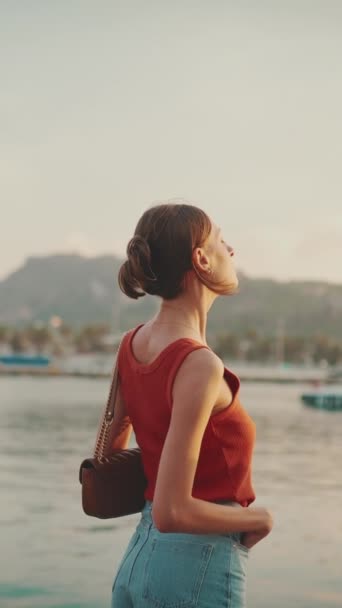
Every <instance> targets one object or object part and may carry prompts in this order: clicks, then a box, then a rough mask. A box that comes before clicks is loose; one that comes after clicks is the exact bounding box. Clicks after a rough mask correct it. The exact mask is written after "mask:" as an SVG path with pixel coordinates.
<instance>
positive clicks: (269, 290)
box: [0, 254, 342, 339]
mask: <svg viewBox="0 0 342 608" xmlns="http://www.w3.org/2000/svg"><path fill="white" fill-rule="evenodd" d="M121 262H122V260H120V259H119V258H117V257H115V256H111V255H106V256H101V257H96V258H86V257H82V256H80V255H75V254H71V255H64V254H63V255H62V254H61V255H51V256H47V257H30V258H28V259H27V260H26V262H25V263H24V265H23V266H22V267H21V268H19V269H18V270H16V271H15V272H13V273H12V274H11V275H9V276H8V277H7V278H6V279H4V280H2V281H0V324H2V325H5V324H8V325H14V324H16V325H23V324H27V323H30V322H32V321H37V320H41V321H48V320H49V319H50V317H51V316H53V315H58V316H60V317H62V319H63V320H64V321H65V322H66V323H69V324H71V325H75V326H81V325H84V324H87V323H96V322H106V323H110V324H111V326H112V327H113V329H114V330H118V329H127V328H129V327H132V326H134V325H135V324H138V323H139V322H143V321H145V320H146V319H147V318H148V317H149V316H151V315H153V314H154V312H155V311H156V310H157V307H158V302H159V300H158V298H152V297H150V296H145V297H144V298H141V299H140V300H138V301H134V300H130V299H129V298H127V297H126V296H124V295H123V294H122V293H121V291H120V289H119V287H118V284H117V273H118V269H119V267H120V264H121ZM238 275H239V280H240V287H239V293H238V294H237V295H234V296H227V297H221V298H218V299H217V300H216V302H215V303H214V305H213V307H212V309H211V311H210V314H209V321H208V331H209V333H210V334H215V335H217V334H221V333H226V332H229V333H231V332H233V333H241V332H243V331H246V330H248V329H256V330H257V331H260V332H261V333H264V334H266V335H274V334H275V333H276V332H277V331H282V329H281V328H283V330H284V331H285V333H286V334H288V335H291V334H293V335H303V336H307V335H314V334H326V335H328V336H331V337H334V338H338V339H342V323H341V318H342V316H341V315H342V285H335V284H331V283H324V282H318V281H290V282H280V281H275V280H272V279H252V278H250V277H247V276H246V275H244V274H242V273H239V272H238Z"/></svg>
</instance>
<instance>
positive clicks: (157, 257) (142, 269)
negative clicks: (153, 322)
mask: <svg viewBox="0 0 342 608" xmlns="http://www.w3.org/2000/svg"><path fill="white" fill-rule="evenodd" d="M210 231H211V221H210V219H209V217H208V216H207V214H206V213H205V212H204V211H202V209H199V208H198V207H195V206H194V205H190V204H179V203H163V204H159V205H155V206H153V207H150V208H149V209H147V211H145V213H143V215H142V217H141V218H140V220H139V222H138V224H137V226H136V229H135V232H134V236H133V238H132V239H131V240H130V241H129V243H128V245H127V251H126V253H127V260H126V261H125V262H124V263H123V264H122V266H121V268H120V270H119V277H118V280H119V285H120V289H121V290H122V291H123V292H124V293H125V294H126V295H127V296H129V297H130V298H134V299H137V298H140V297H142V296H144V295H145V294H146V293H148V294H151V295H157V296H160V297H161V298H163V299H165V300H171V299H172V298H175V297H176V296H178V295H179V294H181V293H182V291H183V289H184V277H185V275H186V273H187V272H188V271H189V270H195V272H196V273H197V274H198V276H199V278H200V279H201V281H202V282H203V283H204V284H206V285H207V286H208V287H210V288H211V289H214V288H215V285H214V284H213V283H211V282H210V280H208V279H207V277H202V276H201V275H199V273H198V271H197V269H196V268H195V267H194V265H193V262H192V253H193V250H194V249H195V248H196V247H201V246H203V244H204V243H205V241H206V239H207V238H208V236H209V234H210ZM226 287H227V286H226ZM214 290H215V291H216V289H214Z"/></svg>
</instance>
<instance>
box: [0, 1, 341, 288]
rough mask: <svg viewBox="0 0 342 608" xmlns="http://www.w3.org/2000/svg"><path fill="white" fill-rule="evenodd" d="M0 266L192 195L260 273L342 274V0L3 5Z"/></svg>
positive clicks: (93, 251)
mask: <svg viewBox="0 0 342 608" xmlns="http://www.w3.org/2000/svg"><path fill="white" fill-rule="evenodd" d="M0 56H1V59H0V62H1V63H0V78H1V81H0V82H1V96H0V133H1V137H0V205H1V216H0V217H1V239H0V242H1V255H0V279H4V278H5V277H6V276H8V275H9V274H10V273H11V272H13V271H14V270H16V269H18V268H19V267H20V266H22V265H23V264H24V263H25V259H26V258H27V257H29V256H45V255H49V254H54V253H58V252H59V253H67V252H79V253H82V254H84V255H88V256H94V255H101V254H119V255H124V254H125V247H126V244H127V241H128V240H129V238H130V237H131V236H132V235H133V232H134V228H135V225H136V223H137V221H138V219H139V217H140V215H141V214H142V212H143V211H144V210H145V209H146V208H147V207H149V206H150V205H151V204H153V203H156V202H159V201H165V200H168V199H170V198H171V199H174V198H176V199H179V198H181V199H185V200H187V201H190V202H191V203H193V204H196V205H198V206H200V207H202V208H203V209H204V210H205V211H206V212H207V213H208V214H209V215H210V217H212V219H213V220H214V221H215V222H216V223H217V224H219V225H220V226H221V227H222V230H223V233H224V236H225V239H226V240H227V242H228V243H230V244H231V245H232V246H233V247H234V250H235V261H236V266H237V268H239V269H240V270H242V271H243V272H244V273H245V274H247V275H249V276H251V277H269V278H274V279H277V280H281V281H283V280H286V281H287V280H298V279H313V280H324V281H330V282H339V283H342V264H341V262H340V259H341V247H342V204H341V202H342V179H341V174H342V171H341V159H342V112H341V108H342V70H341V60H342V3H341V2H340V1H339V0H336V1H334V0H321V1H316V0H269V1H266V0H258V1H257V2H255V0H250V1H244V0H241V1H239V2H236V0H211V2H207V1H204V0H196V1H193V0H181V1H179V0H173V1H172V2H169V1H165V0H145V1H144V2H141V1H137V0H134V1H131V0H123V1H118V0H110V1H108V0H99V1H98V2H94V1H91V2H90V1H89V0H58V2H52V1H46V0H41V1H37V0H36V1H35V0H26V1H23V0H20V1H19V0H11V2H5V1H2V0H0Z"/></svg>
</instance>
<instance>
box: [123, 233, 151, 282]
mask: <svg viewBox="0 0 342 608" xmlns="http://www.w3.org/2000/svg"><path fill="white" fill-rule="evenodd" d="M151 257H152V256H151V249H150V246H149V244H148V242H147V240H146V239H144V238H143V237H142V236H139V235H138V234H136V235H135V236H134V237H133V238H132V239H131V240H130V241H129V243H128V245H127V258H128V264H129V267H130V269H131V273H132V276H133V277H134V278H135V279H136V281H137V283H139V285H140V286H141V288H142V289H143V290H144V291H148V289H149V287H150V285H151V282H152V283H153V282H155V281H156V280H157V277H156V275H155V273H154V272H153V270H152V267H151Z"/></svg>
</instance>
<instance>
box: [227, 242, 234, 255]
mask: <svg viewBox="0 0 342 608" xmlns="http://www.w3.org/2000/svg"><path fill="white" fill-rule="evenodd" d="M228 251H229V253H230V256H231V257H233V255H234V249H233V247H231V246H230V245H228Z"/></svg>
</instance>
